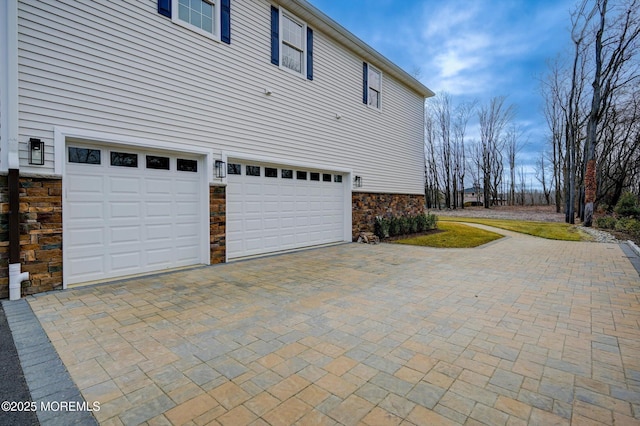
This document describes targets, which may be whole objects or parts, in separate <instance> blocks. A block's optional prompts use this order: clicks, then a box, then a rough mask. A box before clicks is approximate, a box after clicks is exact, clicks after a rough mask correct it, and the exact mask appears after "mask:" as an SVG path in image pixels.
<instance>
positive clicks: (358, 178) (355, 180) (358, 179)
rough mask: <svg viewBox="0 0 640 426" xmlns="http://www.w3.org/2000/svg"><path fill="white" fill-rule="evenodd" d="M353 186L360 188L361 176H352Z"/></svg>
mask: <svg viewBox="0 0 640 426" xmlns="http://www.w3.org/2000/svg"><path fill="white" fill-rule="evenodd" d="M353 187H354V188H362V176H356V177H354V178H353Z"/></svg>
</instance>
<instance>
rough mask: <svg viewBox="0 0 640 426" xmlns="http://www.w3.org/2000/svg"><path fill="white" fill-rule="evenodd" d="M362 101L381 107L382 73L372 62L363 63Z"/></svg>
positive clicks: (374, 106) (371, 105)
mask: <svg viewBox="0 0 640 426" xmlns="http://www.w3.org/2000/svg"><path fill="white" fill-rule="evenodd" d="M362 71H363V72H362V80H363V82H362V83H363V84H362V90H363V93H362V101H363V103H365V104H367V105H369V106H370V107H373V108H377V109H380V101H381V94H382V73H381V72H380V71H379V70H377V69H376V68H374V67H372V66H371V65H370V64H368V63H366V62H364V63H363V65H362Z"/></svg>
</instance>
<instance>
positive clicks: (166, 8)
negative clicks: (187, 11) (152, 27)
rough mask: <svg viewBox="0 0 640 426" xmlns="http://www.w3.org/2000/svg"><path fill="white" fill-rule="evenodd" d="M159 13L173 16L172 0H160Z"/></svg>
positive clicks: (169, 16)
mask: <svg viewBox="0 0 640 426" xmlns="http://www.w3.org/2000/svg"><path fill="white" fill-rule="evenodd" d="M158 13H159V14H160V15H164V16H166V17H167V18H171V0H158Z"/></svg>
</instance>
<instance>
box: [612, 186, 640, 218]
mask: <svg viewBox="0 0 640 426" xmlns="http://www.w3.org/2000/svg"><path fill="white" fill-rule="evenodd" d="M613 210H614V211H615V212H616V213H617V214H618V215H620V216H622V217H634V218H636V219H640V206H639V205H638V198H637V197H636V196H635V195H633V194H632V193H631V192H625V193H624V194H622V196H621V197H620V200H619V201H618V204H616V207H615V208H614V209H613Z"/></svg>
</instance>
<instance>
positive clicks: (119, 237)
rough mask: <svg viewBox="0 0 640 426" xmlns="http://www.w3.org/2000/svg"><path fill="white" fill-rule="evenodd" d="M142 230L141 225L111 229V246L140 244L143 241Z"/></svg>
mask: <svg viewBox="0 0 640 426" xmlns="http://www.w3.org/2000/svg"><path fill="white" fill-rule="evenodd" d="M141 228H142V226H141V225H138V226H114V227H111V228H110V238H109V241H110V243H111V244H117V243H138V242H139V241H140V239H141V231H142V230H141Z"/></svg>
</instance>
